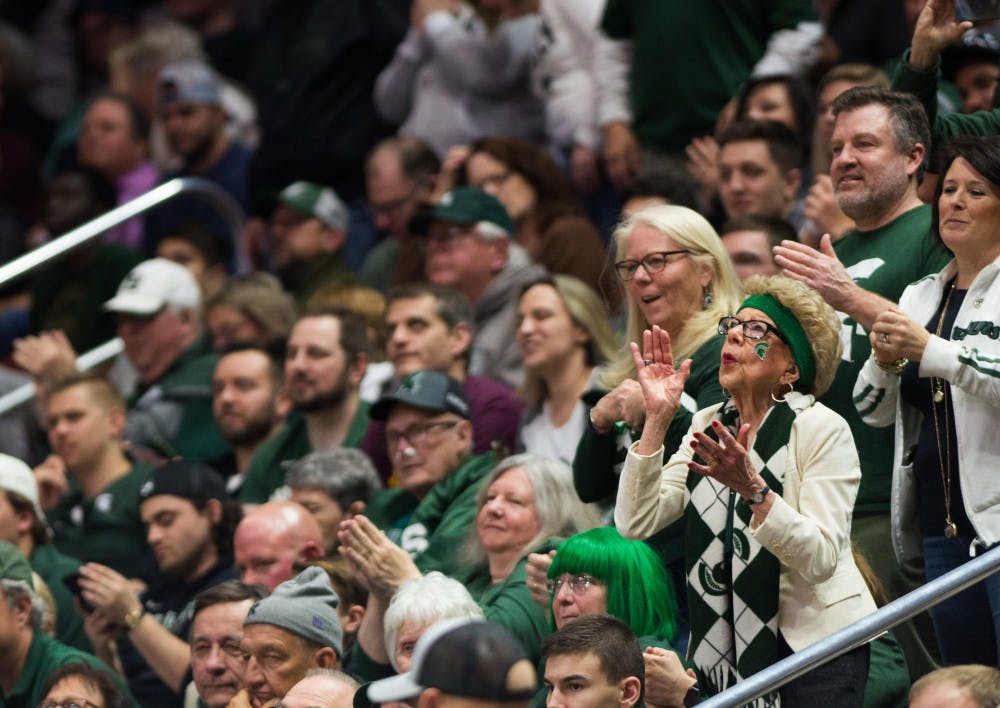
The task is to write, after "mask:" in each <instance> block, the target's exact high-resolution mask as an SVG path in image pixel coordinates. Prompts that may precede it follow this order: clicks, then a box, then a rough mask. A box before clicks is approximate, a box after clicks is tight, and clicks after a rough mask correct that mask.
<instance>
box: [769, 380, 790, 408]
mask: <svg viewBox="0 0 1000 708" xmlns="http://www.w3.org/2000/svg"><path fill="white" fill-rule="evenodd" d="M785 385H786V386H788V390H787V391H785V395H784V396H782V397H781V398H778V397H777V396H775V395H774V391H771V400H772V401H774V402H775V403H784V402H785V401H786V400H788V394H790V393H791V392H792V391H794V390H795V386H793V385H792V382H791V381H786V382H785Z"/></svg>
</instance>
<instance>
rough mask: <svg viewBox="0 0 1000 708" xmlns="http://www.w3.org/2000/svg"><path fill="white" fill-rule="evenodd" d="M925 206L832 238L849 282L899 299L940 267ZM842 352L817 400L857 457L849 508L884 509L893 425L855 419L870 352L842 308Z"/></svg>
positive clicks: (941, 256)
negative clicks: (839, 422)
mask: <svg viewBox="0 0 1000 708" xmlns="http://www.w3.org/2000/svg"><path fill="white" fill-rule="evenodd" d="M930 222H931V208H930V207H929V206H926V205H922V206H919V207H916V208H915V209H911V210H910V211H908V212H906V213H905V214H902V215H901V216H899V217H897V218H896V219H895V220H894V221H892V222H891V223H889V224H886V225H885V226H883V227H881V228H879V229H875V230H873V231H864V232H862V231H850V232H848V233H847V234H846V235H845V236H844V237H843V238H842V239H840V240H839V241H837V242H836V243H835V244H834V249H835V250H836V252H837V257H838V258H839V259H840V261H841V262H842V263H843V264H844V266H845V267H846V268H847V272H848V274H849V275H850V276H851V277H852V278H853V279H854V282H855V283H857V284H858V285H860V286H861V287H862V288H864V289H865V290H868V291H870V292H874V293H877V294H879V295H881V296H882V297H884V298H887V299H889V300H892V301H893V302H898V301H899V296H900V295H901V294H902V293H903V289H904V288H906V286H907V285H909V284H910V283H912V282H913V281H915V280H919V279H920V278H922V277H924V276H925V275H927V274H929V273H936V272H937V271H939V270H941V269H942V268H943V267H944V266H945V264H946V263H948V261H950V260H951V257H952V256H951V254H950V253H949V252H948V250H947V249H946V248H945V247H944V245H943V244H942V243H941V242H940V241H939V240H937V239H936V238H934V236H933V235H932V234H931V233H930ZM837 315H838V316H839V317H840V319H841V340H842V341H843V342H844V355H843V360H842V361H841V362H840V366H839V367H838V368H837V376H836V378H835V379H834V381H833V385H832V386H831V387H830V390H829V391H827V392H826V394H824V395H823V397H822V398H820V401H821V402H822V403H824V404H826V405H827V406H829V407H830V408H831V409H833V410H834V411H836V412H837V413H839V414H840V415H842V416H843V417H844V418H845V419H846V420H847V423H848V424H849V425H850V426H851V432H852V433H853V435H854V443H855V445H857V448H858V456H859V457H860V458H861V488H860V489H859V490H858V499H857V502H856V503H855V506H854V510H855V511H857V512H879V513H881V512H887V511H888V510H889V487H890V484H891V482H892V455H893V447H894V444H893V428H892V426H890V427H887V428H873V427H871V426H868V425H866V424H865V423H863V422H862V421H861V417H860V416H859V415H858V412H857V410H856V409H855V407H854V400H853V391H854V383H855V381H857V378H858V372H860V371H861V366H862V365H863V364H864V363H865V361H866V360H867V359H868V357H869V356H871V343H870V342H869V341H868V333H867V332H866V331H865V329H864V328H863V327H862V326H861V325H859V324H857V323H856V322H854V320H852V319H851V318H850V317H848V316H847V315H845V314H844V313H842V312H838V313H837Z"/></svg>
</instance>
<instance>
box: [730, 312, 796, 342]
mask: <svg viewBox="0 0 1000 708" xmlns="http://www.w3.org/2000/svg"><path fill="white" fill-rule="evenodd" d="M737 326H739V327H742V328H743V336H744V337H746V338H747V339H763V338H764V337H766V336H767V333H768V332H774V336H775V337H777V338H778V339H780V340H781V341H782V342H784V343H785V344H788V340H787V339H785V335H783V334H782V333H781V330H779V329H778V328H777V327H775V326H774V325H772V324H768V323H767V322H764V321H763V320H741V319H740V318H739V317H736V316H735V315H729V316H727V317H723V318H722V319H721V320H719V334H722V335H726V334H729V330H731V329H732V328H733V327H737Z"/></svg>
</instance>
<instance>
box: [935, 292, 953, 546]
mask: <svg viewBox="0 0 1000 708" xmlns="http://www.w3.org/2000/svg"><path fill="white" fill-rule="evenodd" d="M953 292H955V281H954V280H953V281H951V287H950V288H949V289H948V297H946V298H945V300H944V305H943V306H942V307H941V315H940V316H939V317H938V322H937V330H936V331H935V332H934V334H935V335H936V336H938V337H940V336H941V330H942V328H943V327H944V318H945V315H946V314H947V313H948V305H950V304H951V294H952V293H953ZM931 384H932V385H931V390H932V391H933V394H932V395H931V400H932V403H931V412H932V413H933V414H934V439H935V440H936V441H937V454H938V465H939V469H940V470H941V485H942V486H943V487H944V535H945V538H948V539H952V538H955V537H956V536H958V526H956V525H955V522H954V521H952V520H951V426H950V425H948V397H947V396H946V395H945V390H944V380H943V379H940V378H937V377H936V376H935V377H934V378H933V379H932V382H931ZM939 403H943V404H944V406H943V407H942V411H941V414H942V417H943V418H944V452H943V454H942V451H941V432H940V430H941V426H940V424H939V422H938V410H937V404H939Z"/></svg>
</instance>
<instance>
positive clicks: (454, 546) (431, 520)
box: [365, 453, 496, 576]
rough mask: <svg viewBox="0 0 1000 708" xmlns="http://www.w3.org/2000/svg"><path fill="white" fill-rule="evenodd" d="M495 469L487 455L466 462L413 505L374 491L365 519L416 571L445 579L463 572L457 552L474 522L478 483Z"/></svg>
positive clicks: (397, 494)
mask: <svg viewBox="0 0 1000 708" xmlns="http://www.w3.org/2000/svg"><path fill="white" fill-rule="evenodd" d="M495 465H496V459H495V458H494V456H493V454H492V453H485V454H482V455H476V456H475V457H470V458H469V459H468V460H466V461H465V462H464V463H463V464H462V465H461V466H460V467H459V468H458V469H457V470H455V471H454V472H453V473H452V474H451V475H449V476H448V477H447V478H445V479H443V480H441V481H440V482H438V483H437V484H435V485H434V486H433V487H432V488H431V490H430V491H429V492H428V493H427V496H425V497H424V498H423V499H421V500H420V501H419V502H418V501H417V498H416V497H415V496H413V495H412V494H410V493H409V492H407V491H405V490H403V489H398V488H397V489H388V490H385V491H383V492H379V493H378V494H376V495H375V497H374V498H373V499H372V500H371V503H370V504H369V505H368V506H367V507H366V508H365V516H367V517H368V518H369V519H371V521H372V523H373V524H375V525H376V526H378V527H379V528H380V529H383V530H384V531H386V533H387V534H388V536H389V538H391V539H392V540H393V542H395V543H397V544H399V546H400V547H402V548H403V549H404V550H406V551H407V552H409V554H410V555H412V556H413V560H414V562H415V563H416V564H417V567H418V568H420V570H421V572H424V573H429V572H430V571H432V570H439V571H441V572H442V573H444V574H445V575H448V576H455V575H457V574H462V573H465V572H468V569H467V568H466V567H465V566H464V565H463V564H462V562H461V561H460V559H459V557H458V556H459V549H460V548H461V547H462V545H463V544H464V543H465V540H466V539H467V538H468V536H469V533H470V531H471V529H472V527H473V524H474V523H475V519H476V492H478V491H479V483H480V482H481V481H482V479H483V478H484V477H485V476H486V475H487V473H489V471H490V470H491V469H493V467H494V466H495Z"/></svg>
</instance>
